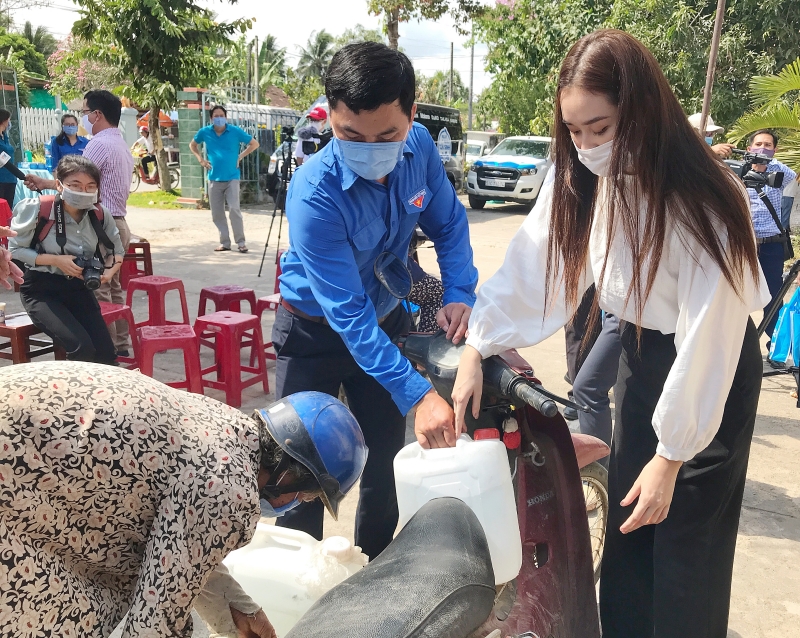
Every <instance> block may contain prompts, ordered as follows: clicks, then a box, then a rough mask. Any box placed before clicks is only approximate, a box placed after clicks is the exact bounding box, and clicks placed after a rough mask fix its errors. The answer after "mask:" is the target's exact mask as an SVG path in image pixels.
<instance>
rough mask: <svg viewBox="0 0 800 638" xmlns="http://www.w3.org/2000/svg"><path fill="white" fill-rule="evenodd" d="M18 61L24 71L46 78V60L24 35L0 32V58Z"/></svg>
mask: <svg viewBox="0 0 800 638" xmlns="http://www.w3.org/2000/svg"><path fill="white" fill-rule="evenodd" d="M9 56H10V58H13V59H14V60H18V61H19V62H20V63H21V64H22V66H23V68H24V70H25V71H28V72H30V73H35V74H36V75H41V76H45V77H46V76H47V60H46V59H45V57H44V56H43V55H42V54H41V53H39V51H37V50H36V48H35V47H34V46H33V44H31V42H30V40H28V39H27V38H26V37H25V36H24V35H21V34H19V33H9V32H8V31H5V30H0V57H2V58H3V59H5V60H6V61H8V60H9V59H10V58H9Z"/></svg>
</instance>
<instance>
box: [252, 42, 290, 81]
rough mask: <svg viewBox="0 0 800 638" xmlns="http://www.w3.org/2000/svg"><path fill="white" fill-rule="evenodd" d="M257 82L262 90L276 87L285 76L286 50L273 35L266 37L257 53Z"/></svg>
mask: <svg viewBox="0 0 800 638" xmlns="http://www.w3.org/2000/svg"><path fill="white" fill-rule="evenodd" d="M258 65H259V67H258V68H259V72H258V82H259V85H260V87H261V88H262V89H266V88H268V87H270V86H273V85H277V84H278V83H279V82H280V81H281V80H282V79H283V78H284V77H285V75H286V49H285V48H283V47H279V46H278V40H277V39H276V38H275V36H274V35H267V37H265V38H264V41H263V42H262V43H261V48H260V50H259V52H258Z"/></svg>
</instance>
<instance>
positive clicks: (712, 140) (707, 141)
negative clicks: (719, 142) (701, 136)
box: [706, 135, 714, 146]
mask: <svg viewBox="0 0 800 638" xmlns="http://www.w3.org/2000/svg"><path fill="white" fill-rule="evenodd" d="M713 142H714V138H713V137H709V136H708V135H706V144H708V145H709V146H711V144H712V143H713Z"/></svg>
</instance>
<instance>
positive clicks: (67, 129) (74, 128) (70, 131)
mask: <svg viewBox="0 0 800 638" xmlns="http://www.w3.org/2000/svg"><path fill="white" fill-rule="evenodd" d="M61 130H62V131H64V133H66V134H67V135H77V134H78V125H77V124H73V125H71V126H70V125H69V124H68V125H66V126H62V127H61Z"/></svg>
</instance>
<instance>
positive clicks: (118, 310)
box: [100, 301, 139, 368]
mask: <svg viewBox="0 0 800 638" xmlns="http://www.w3.org/2000/svg"><path fill="white" fill-rule="evenodd" d="M100 313H101V314H102V315H103V320H104V321H105V322H106V325H109V324H112V323H114V322H115V321H118V320H120V319H121V320H122V321H124V322H126V323H127V324H128V329H129V332H130V336H131V354H133V356H132V357H117V363H121V364H123V365H125V366H126V367H128V368H136V367H138V365H139V360H138V359H137V357H138V355H139V340H138V339H137V338H136V322H135V321H134V319H133V312H132V311H131V307H130V306H123V305H122V304H116V303H108V302H105V301H101V302H100Z"/></svg>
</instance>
